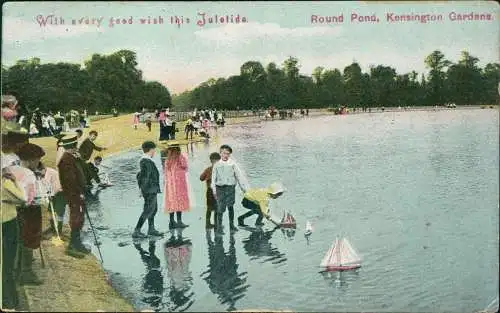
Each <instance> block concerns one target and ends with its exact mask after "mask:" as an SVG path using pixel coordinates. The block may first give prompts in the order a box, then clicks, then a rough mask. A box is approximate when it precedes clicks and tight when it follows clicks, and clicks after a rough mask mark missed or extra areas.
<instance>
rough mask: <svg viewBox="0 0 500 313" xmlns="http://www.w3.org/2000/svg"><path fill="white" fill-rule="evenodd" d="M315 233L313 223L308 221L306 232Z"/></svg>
mask: <svg viewBox="0 0 500 313" xmlns="http://www.w3.org/2000/svg"><path fill="white" fill-rule="evenodd" d="M312 231H313V227H312V225H311V222H309V221H307V223H306V232H311V233H312Z"/></svg>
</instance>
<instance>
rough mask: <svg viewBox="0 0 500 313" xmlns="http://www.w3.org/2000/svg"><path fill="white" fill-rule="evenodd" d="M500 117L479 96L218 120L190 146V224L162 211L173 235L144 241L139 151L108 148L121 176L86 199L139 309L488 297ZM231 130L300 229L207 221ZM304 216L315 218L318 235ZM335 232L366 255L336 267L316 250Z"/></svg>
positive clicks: (493, 265)
mask: <svg viewBox="0 0 500 313" xmlns="http://www.w3.org/2000/svg"><path fill="white" fill-rule="evenodd" d="M498 122H499V121H498V111H497V110H479V109H478V110H456V111H452V110H450V111H415V112H397V113H393V112H386V113H373V114H358V115H347V116H323V117H311V118H305V119H300V120H293V121H290V120H287V121H269V122H260V123H252V124H247V125H243V124H241V125H234V126H228V127H226V128H224V129H219V130H218V139H217V140H214V142H213V143H210V144H204V143H200V144H193V145H191V146H189V147H188V148H189V151H188V154H189V181H190V186H191V187H190V188H191V196H192V200H193V201H192V202H193V207H192V210H191V212H190V213H187V214H185V217H184V222H185V223H187V224H189V225H190V227H188V228H186V229H185V230H184V231H183V232H182V233H180V234H179V233H174V234H173V237H172V236H171V234H170V233H169V232H168V217H167V216H166V215H165V214H164V213H163V210H161V212H159V213H158V215H157V218H156V224H157V227H158V228H159V229H160V230H162V231H165V232H166V235H165V237H164V238H162V239H158V240H156V241H151V242H148V240H146V241H142V242H139V243H136V244H135V245H134V243H133V242H132V239H131V236H130V235H131V233H132V230H133V226H134V225H135V223H136V220H137V218H138V216H139V214H140V212H141V209H142V198H139V197H138V194H139V191H138V188H137V186H136V181H135V175H136V173H137V171H138V158H139V157H140V151H132V152H127V153H124V154H122V155H120V156H117V157H113V158H110V159H107V160H105V163H104V164H105V165H107V166H110V167H111V168H112V170H108V173H109V175H110V177H111V179H112V181H113V182H114V183H115V186H114V187H111V188H108V189H105V190H103V191H101V192H100V193H99V194H98V195H97V196H95V198H94V199H93V200H92V201H91V203H90V204H89V210H90V212H91V216H92V217H93V223H94V224H95V226H97V228H99V229H101V230H98V231H97V235H98V237H99V240H100V241H101V242H102V245H101V251H102V254H103V259H104V267H105V268H106V270H108V271H109V272H110V275H111V279H112V283H113V285H114V286H115V287H116V288H117V290H118V291H119V292H120V293H121V294H122V295H124V296H125V297H127V298H129V299H130V300H131V301H132V302H133V303H134V305H136V307H137V308H139V309H144V308H151V309H154V310H156V311H205V312H207V311H208V312H209V311H226V310H234V309H252V308H253V309H256V308H261V309H289V310H294V311H406V312H425V311H428V312H430V311H434V312H436V311H453V312H471V311H473V310H478V309H483V308H484V307H485V306H486V305H488V303H490V302H491V300H492V299H493V298H494V297H496V296H497V295H498V274H499V273H498V266H499V265H498V264H499V263H498V258H499V256H498V249H499V240H498V233H499V207H498V201H499V139H498V138H499V130H498V125H499V124H498ZM222 143H228V144H230V145H231V146H232V147H233V150H234V154H233V156H234V157H235V159H236V160H237V161H238V162H239V163H240V164H241V167H242V168H243V169H244V171H245V172H246V174H247V176H248V178H249V181H250V182H251V184H252V185H253V186H262V187H265V186H266V185H268V184H270V183H272V182H274V181H278V180H279V181H281V182H282V183H283V184H284V185H285V186H286V188H287V192H286V193H285V194H284V196H283V197H281V198H279V199H277V200H274V202H272V204H271V208H272V209H271V210H272V211H271V212H272V214H273V215H274V216H275V217H276V218H277V219H279V218H280V217H281V216H282V214H283V210H284V209H287V210H290V211H291V212H292V214H293V215H294V216H295V218H296V219H297V222H298V229H297V231H296V233H295V234H291V233H284V232H282V231H281V230H274V231H273V227H272V226H273V225H271V224H269V222H266V225H265V226H264V227H263V230H262V231H257V230H256V231H250V230H243V229H240V231H238V232H237V233H235V234H234V235H233V236H231V235H230V234H229V233H226V234H225V235H223V236H222V237H214V234H213V232H208V233H207V232H206V231H205V229H204V223H205V221H204V218H205V206H204V203H205V199H204V197H205V185H204V183H201V182H200V181H199V175H200V173H201V172H202V171H203V169H204V168H205V167H206V166H207V165H208V164H209V161H208V155H209V154H210V153H211V152H213V151H217V150H218V146H219V145H220V144H222ZM236 199H237V200H236V201H237V202H236V207H235V210H236V214H242V213H243V212H246V211H245V210H244V209H243V208H242V207H241V205H239V203H240V201H241V192H239V191H237V195H236ZM162 201H163V198H162V196H159V197H158V203H159V204H160V206H161V203H162ZM253 221H254V217H252V218H249V219H248V222H247V224H250V223H252V224H253ZM306 221H311V223H312V224H313V227H314V233H313V234H312V235H311V236H310V238H309V239H308V240H307V239H306V238H305V237H304V235H303V232H304V226H305V223H306ZM224 223H225V225H226V226H227V223H228V222H227V214H226V215H225V216H224ZM87 225H88V224H87ZM105 228H107V229H105ZM336 236H345V237H346V238H348V239H349V241H350V242H351V244H352V245H353V247H354V248H355V249H356V250H357V251H358V252H359V254H360V255H361V256H362V258H363V263H362V267H361V268H360V269H359V270H357V271H353V272H343V273H341V274H334V275H330V276H325V275H322V274H320V273H319V270H320V269H319V263H320V262H321V259H322V258H323V255H324V254H325V253H326V251H327V250H328V248H329V247H330V246H331V244H332V242H333V240H334V239H335V237H336ZM91 239H92V237H91V233H90V232H87V242H89V243H90V242H91ZM92 249H93V252H94V253H96V254H97V250H96V247H93V248H92Z"/></svg>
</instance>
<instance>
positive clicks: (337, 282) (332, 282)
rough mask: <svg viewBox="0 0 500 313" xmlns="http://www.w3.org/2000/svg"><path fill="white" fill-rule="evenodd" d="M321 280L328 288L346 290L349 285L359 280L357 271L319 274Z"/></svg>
mask: <svg viewBox="0 0 500 313" xmlns="http://www.w3.org/2000/svg"><path fill="white" fill-rule="evenodd" d="M321 275H322V276H323V279H324V280H325V281H326V282H327V283H328V285H329V286H332V287H335V288H338V289H340V290H346V289H347V287H349V283H351V282H353V281H354V280H356V279H358V278H359V269H355V270H352V271H336V272H321Z"/></svg>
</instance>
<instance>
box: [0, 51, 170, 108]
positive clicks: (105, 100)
mask: <svg viewBox="0 0 500 313" xmlns="http://www.w3.org/2000/svg"><path fill="white" fill-rule="evenodd" d="M2 93H3V94H12V95H14V96H16V97H17V98H18V100H19V103H20V104H21V107H20V110H21V111H25V112H24V113H26V112H31V111H32V110H34V109H35V108H37V107H38V108H40V110H42V111H44V112H47V111H50V110H51V111H53V112H56V111H59V110H60V111H69V110H71V109H76V110H79V111H83V110H84V109H87V110H88V111H89V112H94V111H99V112H111V110H112V108H113V107H115V108H117V110H118V111H121V112H123V111H128V112H131V111H135V110H137V109H138V108H140V107H149V108H156V107H157V106H158V105H162V106H165V107H169V106H171V104H172V99H171V96H170V93H169V91H168V89H167V87H165V86H164V85H162V84H161V83H159V82H155V81H145V80H143V78H142V71H141V70H139V69H138V68H137V56H136V53H135V52H133V51H130V50H120V51H117V52H115V53H113V54H110V55H100V54H94V55H92V57H91V58H90V59H89V60H86V61H85V62H84V65H81V64H72V63H62V62H61V63H56V64H54V63H48V64H41V63H40V59H39V58H32V59H30V60H19V61H17V62H16V64H15V65H13V66H11V67H9V68H7V67H4V66H2Z"/></svg>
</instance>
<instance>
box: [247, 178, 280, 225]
mask: <svg viewBox="0 0 500 313" xmlns="http://www.w3.org/2000/svg"><path fill="white" fill-rule="evenodd" d="M284 191H285V188H284V187H283V186H282V185H281V184H280V183H274V184H272V185H271V186H269V187H268V188H251V189H248V190H247V192H246V193H245V194H244V195H243V201H241V205H243V207H244V208H246V209H248V210H250V211H249V212H247V213H245V214H243V215H241V216H239V217H238V226H243V227H244V226H247V225H245V218H247V217H250V216H252V215H257V216H258V217H257V220H256V221H255V225H256V226H262V225H264V223H262V219H263V218H264V217H266V218H267V219H269V218H270V216H269V199H277V198H279V197H280V196H281V195H282V194H283V192H284Z"/></svg>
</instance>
